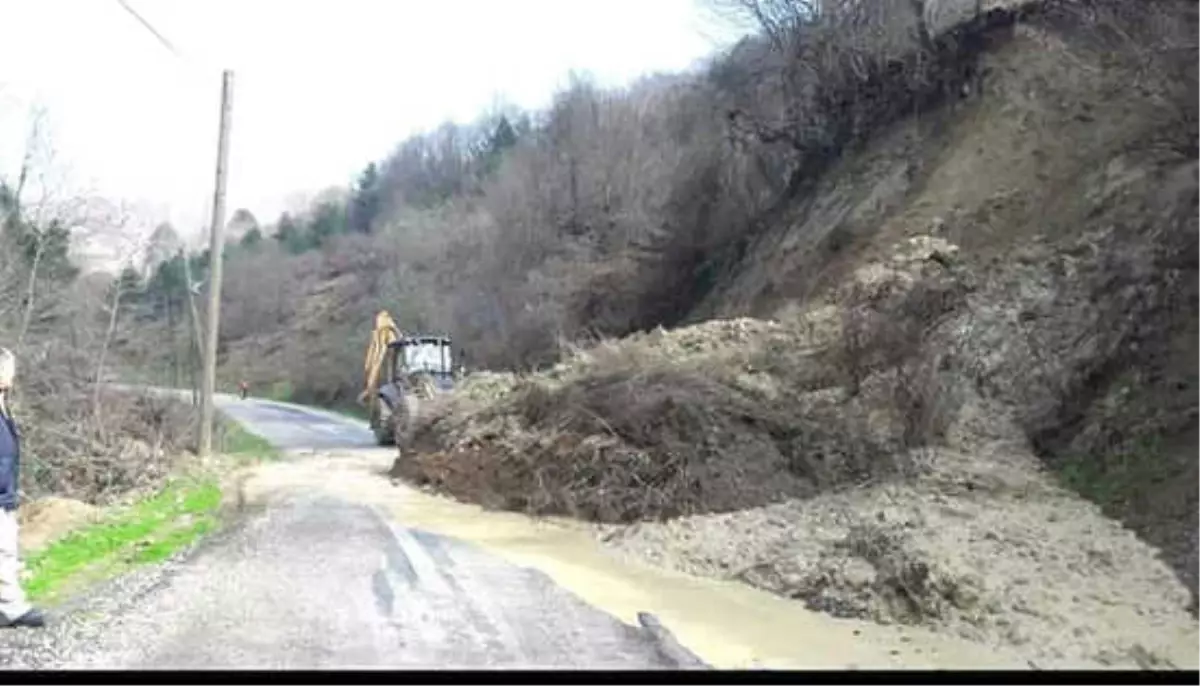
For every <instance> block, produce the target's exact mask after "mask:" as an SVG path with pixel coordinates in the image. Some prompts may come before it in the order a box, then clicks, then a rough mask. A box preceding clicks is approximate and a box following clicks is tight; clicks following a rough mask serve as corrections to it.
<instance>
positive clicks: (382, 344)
mask: <svg viewBox="0 0 1200 686" xmlns="http://www.w3.org/2000/svg"><path fill="white" fill-rule="evenodd" d="M399 339H400V329H399V328H397V327H396V322H395V321H393V320H392V315H390V314H388V313H387V310H380V311H379V313H378V314H376V315H375V330H374V331H372V332H371V342H370V343H369V344H368V345H367V355H366V358H365V359H364V360H363V377H364V378H363V392H362V394H361V395H359V396H358V402H359V404H362V405H368V406H369V405H370V404H371V403H372V402H374V399H375V393H376V391H378V390H379V373H380V371H381V370H382V369H383V363H384V361H385V360H386V359H387V351H388V344H390V343H392V342H393V341H396V340H399Z"/></svg>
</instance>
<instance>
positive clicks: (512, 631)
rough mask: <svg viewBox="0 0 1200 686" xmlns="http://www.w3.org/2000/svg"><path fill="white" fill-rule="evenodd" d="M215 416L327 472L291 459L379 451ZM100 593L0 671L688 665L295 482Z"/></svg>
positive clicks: (310, 414)
mask: <svg viewBox="0 0 1200 686" xmlns="http://www.w3.org/2000/svg"><path fill="white" fill-rule="evenodd" d="M219 404H220V406H221V408H222V409H223V410H224V411H226V412H228V413H229V414H230V415H232V416H233V417H235V418H236V419H238V420H239V421H241V422H243V423H244V425H245V426H246V427H247V428H249V429H251V430H253V431H255V432H256V433H259V434H261V435H262V436H263V437H264V438H266V439H268V440H270V441H271V442H272V443H274V444H276V445H277V446H279V447H280V448H283V449H285V450H288V451H291V454H290V457H289V459H293V460H321V459H331V458H329V457H322V456H321V455H320V453H319V452H316V453H315V454H310V455H307V456H306V453H309V451H321V450H326V449H330V448H337V449H338V450H339V451H341V452H345V451H346V450H351V451H354V450H358V449H361V450H378V448H374V447H373V443H372V439H371V434H370V432H369V431H368V430H367V428H366V426H365V425H364V424H362V423H360V422H356V421H354V420H352V419H348V418H344V417H341V416H339V415H335V414H331V413H326V412H320V411H315V410H310V409H307V408H302V407H297V406H291V405H287V404H282V403H274V402H269V401H258V400H246V401H242V400H237V399H235V398H232V397H222V398H220V399H219ZM101 593H104V591H101ZM114 594H115V595H114V597H116V595H120V596H121V599H120V600H119V601H117V600H105V601H104V602H99V603H98V602H95V601H93V602H90V603H85V606H84V607H83V609H77V610H76V611H74V612H73V613H71V614H70V616H65V617H63V618H61V620H60V622H59V625H58V626H57V627H52V628H51V629H48V630H45V631H44V632H42V633H40V634H38V633H36V632H30V631H22V632H15V633H21V634H24V637H18V638H15V639H14V638H11V637H0V665H3V664H5V662H7V663H8V664H9V666H17V667H20V666H33V667H41V668H54V667H66V668H118V669H204V668H263V669H289V668H293V669H294V668H307V669H321V668H388V667H395V668H433V669H438V668H454V667H460V668H464V667H465V668H574V669H580V668H582V669H662V668H666V669H672V668H679V667H681V666H684V667H695V666H697V665H696V664H695V663H694V662H693V663H691V664H689V663H688V656H687V655H683V656H682V657H681V656H680V654H679V653H678V652H677V650H676V649H673V647H672V646H671V645H670V644H671V641H670V638H669V636H665V637H664V636H663V635H662V634H661V633H660V632H656V631H654V630H651V629H647V628H643V627H642V626H638V627H635V626H630V625H628V624H624V623H622V622H620V621H618V620H617V619H615V618H613V617H612V616H610V615H608V614H605V613H603V612H601V611H599V610H597V609H595V608H593V607H591V606H588V605H587V604H585V603H584V602H582V601H581V600H579V599H578V598H577V597H575V596H573V595H572V594H570V593H568V592H567V591H565V590H564V589H562V588H561V587H559V586H557V585H555V584H554V583H553V582H552V581H551V580H550V579H549V578H548V577H547V576H546V575H544V574H542V573H540V572H538V571H536V570H532V569H527V568H522V567H518V566H515V565H513V564H511V563H509V562H507V561H505V560H502V559H500V558H498V557H496V556H494V555H491V554H489V553H486V552H484V551H482V550H480V549H478V548H475V547H473V546H471V545H468V544H466V543H463V542H460V541H456V540H453V539H449V538H445V537H441V536H437V535H433V534H430V533H427V532H423V531H419V530H415V529H411V528H408V527H406V526H404V523H403V522H397V521H389V519H388V517H387V515H386V514H385V513H384V512H383V511H382V510H379V509H376V508H373V507H370V506H367V505H364V504H360V503H355V502H350V501H348V500H344V499H340V498H337V497H330V496H329V495H328V494H327V493H322V492H321V491H320V489H319V488H312V487H304V486H302V485H301V486H297V487H296V488H295V489H293V490H291V491H288V492H285V493H282V494H279V495H277V496H276V497H273V498H272V499H271V500H270V502H268V503H266V504H265V506H264V507H261V508H259V509H258V511H255V512H247V513H245V514H244V516H243V517H242V518H241V520H240V521H239V522H237V523H236V524H234V525H232V526H230V527H229V528H228V529H226V530H225V531H223V532H221V533H219V534H217V535H215V536H214V537H213V538H211V539H210V540H208V541H207V542H205V543H204V544H202V545H201V547H200V548H199V549H198V550H197V551H196V552H194V553H192V554H191V555H190V556H188V558H187V559H186V560H185V561H183V562H182V563H179V564H176V565H174V566H172V567H170V568H169V569H167V570H166V571H164V572H162V573H161V575H159V576H158V577H156V578H154V579H153V580H152V581H149V582H143V583H141V585H140V586H139V587H138V589H136V590H134V591H128V592H123V593H118V592H114ZM98 608H99V609H98ZM648 619H649V621H648V622H646V625H645V626H650V627H653V626H654V624H655V622H654V621H653V619H652V618H648ZM23 649H24V650H27V651H28V652H29V656H25V657H22V652H21V651H22V650H23ZM5 653H7V660H6V659H3V656H4V654H5ZM35 655H36V656H37V657H36V658H35V657H33V656H35Z"/></svg>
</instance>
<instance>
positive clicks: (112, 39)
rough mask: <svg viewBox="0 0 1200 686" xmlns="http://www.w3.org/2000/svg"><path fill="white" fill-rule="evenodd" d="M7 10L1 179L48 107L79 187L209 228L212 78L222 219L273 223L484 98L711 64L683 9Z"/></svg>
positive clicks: (541, 95)
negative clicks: (227, 114)
mask: <svg viewBox="0 0 1200 686" xmlns="http://www.w3.org/2000/svg"><path fill="white" fill-rule="evenodd" d="M128 1H129V4H130V6H131V7H133V8H134V9H135V10H137V11H138V12H139V13H140V14H141V15H142V16H143V17H145V18H146V19H147V20H148V21H149V22H150V23H151V24H153V25H154V26H155V27H156V28H157V29H158V30H159V31H160V32H161V33H163V34H164V35H165V36H166V38H167V39H168V40H169V41H171V42H172V43H173V44H174V45H175V46H176V47H177V48H178V50H179V51H180V53H181V54H182V55H183V59H182V60H181V59H178V58H176V57H174V56H172V55H171V53H170V52H168V51H167V50H166V49H165V48H164V47H163V46H162V45H160V44H159V43H158V42H157V41H156V39H155V38H154V37H153V35H152V34H151V33H150V32H149V31H147V30H146V29H145V28H143V27H142V26H141V25H139V24H138V23H137V21H136V20H135V19H134V18H133V17H132V16H130V15H129V14H128V13H126V12H125V10H123V9H122V7H121V6H120V4H119V3H118V2H117V1H116V0H0V24H2V28H0V36H2V38H0V174H2V175H4V176H8V177H11V175H12V174H13V173H14V172H15V170H16V168H17V166H18V164H19V154H20V150H21V145H22V143H23V137H24V130H25V127H26V126H27V124H26V117H25V114H24V112H25V108H27V107H28V106H29V104H30V103H32V102H37V103H40V104H42V105H43V106H45V108H46V109H47V110H48V112H49V115H50V118H51V121H52V127H53V128H52V136H53V141H54V145H55V148H56V149H57V152H58V158H57V159H58V160H59V161H60V163H61V164H63V165H65V166H66V167H67V168H68V169H69V171H70V174H71V178H72V180H73V182H74V183H75V184H77V185H83V186H87V187H90V188H93V189H94V190H95V191H97V192H99V193H101V194H104V195H106V196H108V197H120V198H125V199H128V200H131V201H135V202H140V203H144V204H148V205H144V206H149V207H150V208H151V209H150V210H149V211H150V213H151V214H157V215H158V216H157V217H155V218H154V219H149V218H148V220H149V221H150V222H151V223H152V222H153V221H157V220H158V219H162V218H167V219H170V220H171V221H172V222H173V223H174V224H175V225H176V226H177V227H178V228H180V230H181V231H182V232H184V233H192V232H193V231H195V228H196V227H198V226H202V225H203V223H204V222H205V221H206V214H207V211H208V205H209V203H210V202H211V199H210V195H211V188H212V182H213V180H212V176H213V166H214V163H215V154H216V153H215V148H216V128H217V115H218V97H219V90H220V70H221V69H222V68H226V67H228V68H231V69H233V70H235V87H234V91H235V94H234V101H233V103H234V105H233V107H234V111H233V126H232V136H231V148H230V175H229V186H228V189H229V192H228V205H227V215H226V216H227V217H228V214H229V213H232V211H233V210H234V209H236V208H238V207H246V208H248V209H250V210H251V211H252V212H254V213H255V215H256V216H258V217H259V219H260V221H270V220H273V219H274V218H275V216H276V215H277V214H278V213H279V212H280V211H281V210H282V209H284V208H285V207H287V205H288V203H289V202H290V200H294V199H295V197H296V194H297V193H312V192H315V191H319V190H320V189H322V188H325V187H327V186H329V185H333V184H344V183H346V182H347V181H349V180H350V179H351V178H353V176H354V174H355V173H357V171H358V170H359V169H361V168H362V167H363V166H364V165H365V164H366V163H367V162H368V161H370V160H373V159H381V158H382V157H383V156H385V155H386V154H387V153H388V152H390V150H391V149H392V148H393V146H394V145H396V144H397V143H398V142H399V141H400V140H402V139H403V138H404V137H405V136H406V135H408V134H410V133H412V132H414V131H416V130H420V129H425V128H431V127H433V126H435V125H437V124H438V123H440V122H441V121H443V120H445V119H447V118H451V119H455V120H458V121H468V120H471V119H473V118H474V117H475V116H476V115H478V114H479V113H481V112H482V111H483V110H484V109H485V108H486V107H487V106H488V105H489V104H490V103H491V102H493V101H494V100H495V99H496V98H497V97H502V98H504V99H506V100H507V101H509V102H512V103H514V104H516V105H520V106H523V107H539V106H542V105H544V104H546V103H547V102H548V99H549V96H550V95H551V93H552V92H553V90H554V89H555V88H556V87H557V86H559V85H561V84H562V83H564V81H565V79H566V75H567V73H568V71H569V70H571V69H578V70H586V71H589V72H591V73H592V74H593V75H594V76H595V77H596V78H597V80H598V81H599V82H600V83H601V84H606V85H609V84H620V83H625V82H628V81H629V80H630V79H632V78H635V77H636V76H638V75H641V74H644V73H647V72H652V71H668V70H678V69H683V68H686V67H688V66H689V65H691V64H693V63H694V62H695V61H696V60H697V59H699V58H701V57H703V56H705V55H707V54H709V53H710V52H711V51H712V50H713V49H715V47H717V43H716V42H715V40H714V39H713V38H712V32H713V25H712V23H711V22H709V21H707V20H706V19H705V15H704V13H703V11H702V10H701V9H699V5H697V4H696V2H695V0H453V1H450V0H421V1H417V0H288V1H285V0H128Z"/></svg>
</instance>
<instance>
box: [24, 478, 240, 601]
mask: <svg viewBox="0 0 1200 686" xmlns="http://www.w3.org/2000/svg"><path fill="white" fill-rule="evenodd" d="M220 504H221V488H220V486H219V484H218V481H217V479H216V477H215V476H207V477H194V478H188V479H180V480H177V481H174V482H172V483H169V484H168V485H167V486H166V487H165V488H164V489H163V490H161V491H159V492H158V493H156V494H154V495H152V496H150V497H147V498H145V499H143V500H140V501H137V502H135V503H133V504H132V505H129V506H127V507H124V508H121V509H119V510H116V511H114V512H112V513H111V514H109V515H108V516H107V517H105V518H104V519H103V520H102V521H100V522H98V523H96V524H92V525H90V526H87V527H84V528H82V529H79V530H77V531H74V532H72V533H70V534H67V535H66V536H64V537H63V538H60V539H58V540H57V541H54V542H53V543H51V544H50V545H48V546H46V547H45V548H43V549H41V550H39V551H37V552H35V553H33V554H32V555H30V556H29V557H28V558H27V559H26V560H25V569H26V574H27V579H26V581H25V591H26V593H27V594H28V595H29V597H30V598H31V599H32V600H35V601H38V602H42V603H53V602H54V601H56V600H59V599H61V598H62V597H64V595H65V594H67V593H69V592H70V591H72V590H76V589H78V588H80V587H82V586H84V585H87V584H89V583H93V582H96V581H100V580H102V579H106V578H110V577H112V576H115V575H117V574H120V573H121V572H123V571H126V570H128V569H130V568H132V567H135V566H138V565H143V564H153V563H156V562H162V561H163V560H166V559H167V558H169V557H170V556H171V555H173V554H174V553H176V552H177V551H179V550H182V549H184V548H186V547H188V546H190V545H192V544H193V543H195V542H196V541H197V540H198V539H199V538H200V537H201V536H203V535H204V534H207V533H209V532H210V531H212V530H213V529H214V528H216V526H217V524H218V519H217V508H218V507H219V506H220Z"/></svg>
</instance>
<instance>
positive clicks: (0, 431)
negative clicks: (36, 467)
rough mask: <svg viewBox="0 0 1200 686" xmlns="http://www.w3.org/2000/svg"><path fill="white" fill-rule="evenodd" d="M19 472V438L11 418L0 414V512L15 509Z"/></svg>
mask: <svg viewBox="0 0 1200 686" xmlns="http://www.w3.org/2000/svg"><path fill="white" fill-rule="evenodd" d="M20 471H21V436H20V434H18V433H17V424H16V422H14V421H13V420H12V417H9V416H8V415H6V414H4V413H3V412H0V510H9V511H12V510H15V509H17V482H18V477H19V475H20Z"/></svg>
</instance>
